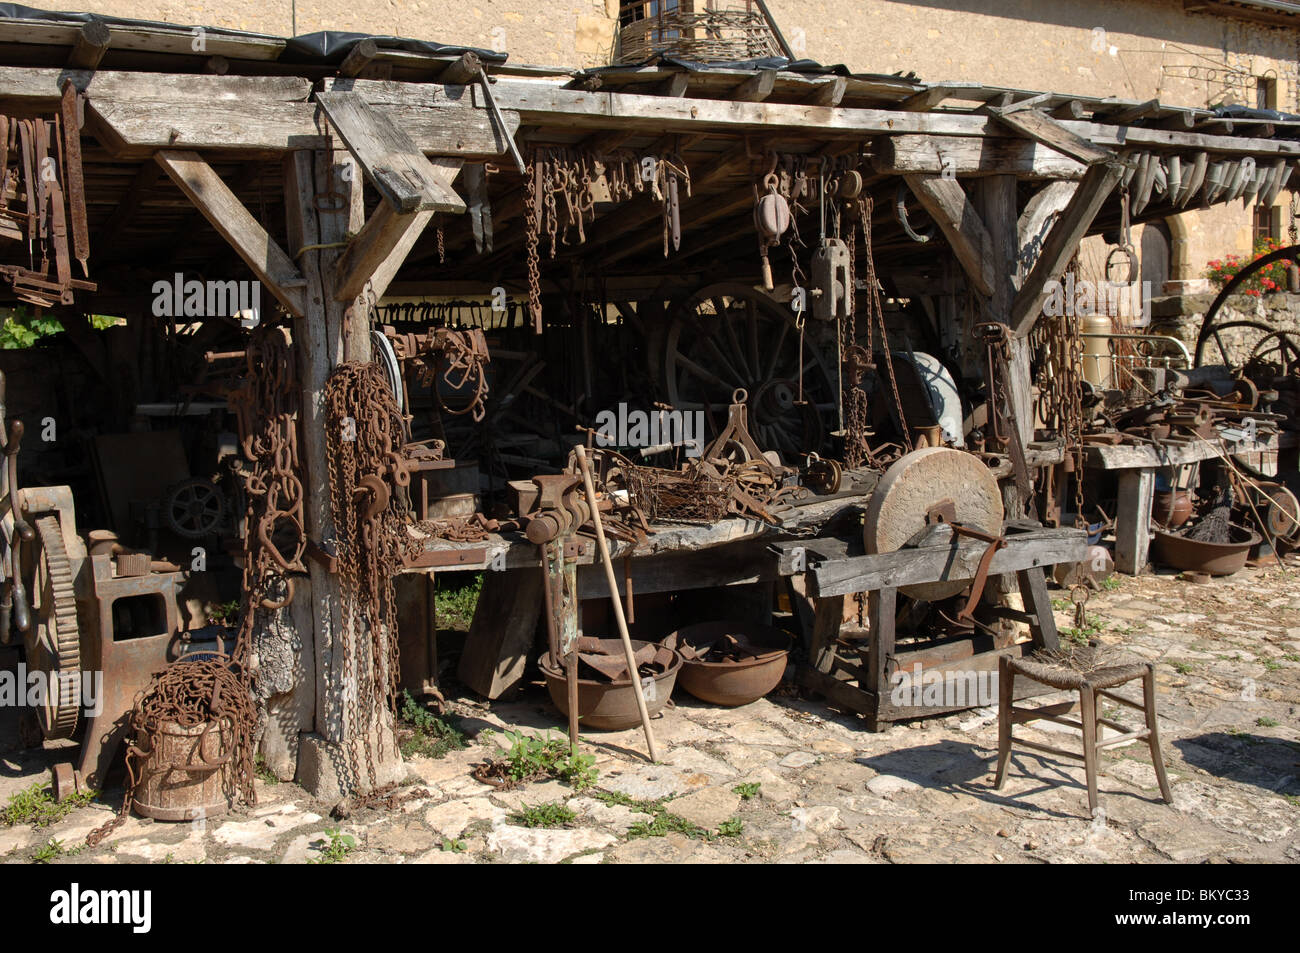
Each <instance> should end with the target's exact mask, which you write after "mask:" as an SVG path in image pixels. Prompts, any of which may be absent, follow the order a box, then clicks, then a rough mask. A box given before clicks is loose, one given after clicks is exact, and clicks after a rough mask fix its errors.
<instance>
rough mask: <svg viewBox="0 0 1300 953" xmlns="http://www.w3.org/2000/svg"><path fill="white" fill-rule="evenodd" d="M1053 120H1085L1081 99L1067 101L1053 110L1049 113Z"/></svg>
mask: <svg viewBox="0 0 1300 953" xmlns="http://www.w3.org/2000/svg"><path fill="white" fill-rule="evenodd" d="M1048 115H1049V116H1051V117H1052V118H1053V119H1082V118H1083V101H1082V100H1079V99H1067V100H1066V101H1065V102H1063V103H1060V104H1059V105H1057V106H1054V107H1053V108H1052V111H1051V112H1049V113H1048Z"/></svg>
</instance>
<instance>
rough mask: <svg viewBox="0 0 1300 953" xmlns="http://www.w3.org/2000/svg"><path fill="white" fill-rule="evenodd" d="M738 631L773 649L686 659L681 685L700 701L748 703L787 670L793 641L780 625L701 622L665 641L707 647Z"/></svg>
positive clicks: (724, 703) (770, 688)
mask: <svg viewBox="0 0 1300 953" xmlns="http://www.w3.org/2000/svg"><path fill="white" fill-rule="evenodd" d="M739 632H743V633H744V634H745V637H746V639H747V640H748V641H750V642H752V643H755V645H756V646H758V647H761V648H763V649H769V650H770V651H764V652H761V653H760V654H758V655H756V656H754V657H753V658H747V659H739V660H736V661H730V660H728V661H721V662H707V661H703V660H699V659H684V660H683V661H682V674H681V676H680V681H681V685H682V688H684V689H686V690H687V691H688V692H690V693H691V694H692V695H694V696H695V697H696V698H698V699H700V700H701V701H706V702H709V703H711V704H714V705H726V706H728V707H736V706H738V705H748V704H749V703H750V702H753V701H757V700H758V699H760V698H762V697H763V696H764V695H766V694H767V693H768V692H770V691H771V690H772V689H774V688H776V686H777V685H778V684H779V683H780V681H781V676H782V675H784V674H785V665H786V659H787V657H788V656H789V654H790V644H791V638H790V634H789V633H788V632H784V631H782V630H781V629H777V628H774V627H772V626H768V625H759V624H757V623H753V622H728V621H722V622H701V623H699V624H697V625H688V626H686V627H685V628H684V629H680V630H678V631H677V632H675V633H673V635H671V636H669V637H668V639H667V640H666V641H667V643H668V644H669V645H670V646H673V647H682V646H692V647H697V648H704V647H706V646H707V645H709V644H711V643H712V642H715V641H717V640H718V639H719V638H721V637H722V636H724V635H733V634H736V633H739ZM674 639H675V640H676V641H674Z"/></svg>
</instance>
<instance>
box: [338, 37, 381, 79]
mask: <svg viewBox="0 0 1300 953" xmlns="http://www.w3.org/2000/svg"><path fill="white" fill-rule="evenodd" d="M378 55H379V44H377V43H376V42H375V41H374V40H372V39H371V38H370V37H365V38H364V39H362V40H359V41H357V43H356V44H355V45H354V46H353V47H352V49H350V50H348V55H347V56H345V57H343V62H342V63H340V64H339V75H340V76H360V75H361V72H362V70H364V69H365V68H366V67H367V66H369V65H370V64H371V63H373V62H374V60H375V57H376V56H378Z"/></svg>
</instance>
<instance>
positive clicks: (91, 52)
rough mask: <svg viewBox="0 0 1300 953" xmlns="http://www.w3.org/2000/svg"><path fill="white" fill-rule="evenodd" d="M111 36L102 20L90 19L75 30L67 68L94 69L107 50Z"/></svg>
mask: <svg viewBox="0 0 1300 953" xmlns="http://www.w3.org/2000/svg"><path fill="white" fill-rule="evenodd" d="M112 39H113V36H112V33H111V32H110V31H109V29H108V24H106V23H105V22H104V21H103V20H91V21H89V22H88V23H85V24H83V25H82V27H81V29H80V30H78V31H77V39H76V41H75V42H74V43H73V44H72V52H71V53H69V54H68V69H86V70H94V69H97V68H98V67H99V63H100V61H101V60H103V58H104V54H105V53H107V52H108V45H109V43H111V42H112Z"/></svg>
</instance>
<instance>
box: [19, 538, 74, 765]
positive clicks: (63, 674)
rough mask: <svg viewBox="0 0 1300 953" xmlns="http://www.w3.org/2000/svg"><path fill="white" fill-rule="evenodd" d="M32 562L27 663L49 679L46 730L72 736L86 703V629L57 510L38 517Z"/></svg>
mask: <svg viewBox="0 0 1300 953" xmlns="http://www.w3.org/2000/svg"><path fill="white" fill-rule="evenodd" d="M31 545H32V547H33V552H32V554H31V557H30V558H29V559H26V560H24V562H26V564H27V565H28V566H30V567H31V571H32V580H31V590H30V591H31V597H32V619H33V624H32V626H31V628H30V629H29V630H28V631H27V633H26V634H25V635H24V637H23V646H24V648H25V649H26V653H27V665H28V666H29V667H30V668H31V669H32V670H34V671H39V672H42V673H44V675H45V676H46V678H47V679H48V680H49V681H48V685H49V690H48V691H46V692H45V697H44V700H43V703H42V704H41V705H39V706H37V707H36V710H35V711H36V719H37V721H38V723H39V724H40V726H41V733H42V734H43V735H44V736H45V737H46V738H49V739H56V738H70V737H72V733H73V732H74V731H75V730H76V727H77V718H78V714H79V712H80V709H81V632H80V629H79V628H78V626H77V596H76V592H75V590H74V587H73V580H72V562H71V560H69V558H68V552H67V549H66V548H65V546H64V543H63V530H62V528H61V526H60V525H59V518H58V517H57V516H42V517H40V518H39V519H37V520H36V538H35V539H34V540H33V541H32V544H31Z"/></svg>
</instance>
